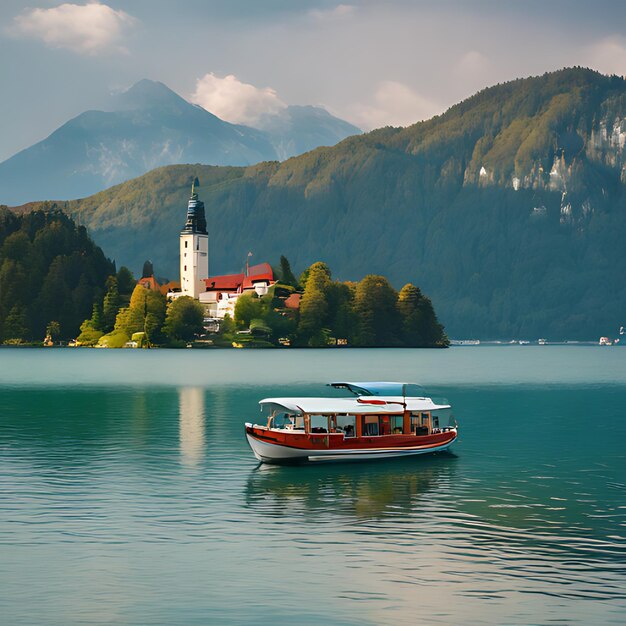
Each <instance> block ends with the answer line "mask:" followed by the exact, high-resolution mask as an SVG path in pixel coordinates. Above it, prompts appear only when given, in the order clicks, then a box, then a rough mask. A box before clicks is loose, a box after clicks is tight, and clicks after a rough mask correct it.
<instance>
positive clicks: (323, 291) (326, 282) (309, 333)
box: [298, 262, 331, 343]
mask: <svg viewBox="0 0 626 626" xmlns="http://www.w3.org/2000/svg"><path fill="white" fill-rule="evenodd" d="M305 284H306V287H305V288H304V294H303V295H302V299H301V300H300V323H299V324H298V334H299V335H300V337H301V340H302V341H303V342H304V343H308V342H309V340H310V339H311V338H312V337H313V336H315V335H318V334H319V333H320V331H321V330H322V328H325V327H326V325H327V322H328V291H329V289H330V285H331V281H330V269H329V268H328V266H327V265H326V264H325V263H321V262H318V263H313V265H311V267H309V269H308V275H307V276H306V279H305Z"/></svg>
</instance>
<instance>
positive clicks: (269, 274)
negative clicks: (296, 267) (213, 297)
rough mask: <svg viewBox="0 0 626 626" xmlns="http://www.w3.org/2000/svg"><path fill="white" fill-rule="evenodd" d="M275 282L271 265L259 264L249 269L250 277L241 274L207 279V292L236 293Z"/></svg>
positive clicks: (205, 281)
mask: <svg viewBox="0 0 626 626" xmlns="http://www.w3.org/2000/svg"><path fill="white" fill-rule="evenodd" d="M262 281H266V282H270V283H271V282H274V272H273V271H272V266H271V265H270V264H269V263H259V264H258V265H253V266H251V267H250V268H249V269H248V276H246V275H245V274H244V273H243V272H242V273H241V274H224V275H223V276H209V278H205V280H204V283H205V284H206V290H207V291H228V292H231V293H232V292H235V291H239V290H241V289H252V287H254V284H255V283H258V282H262Z"/></svg>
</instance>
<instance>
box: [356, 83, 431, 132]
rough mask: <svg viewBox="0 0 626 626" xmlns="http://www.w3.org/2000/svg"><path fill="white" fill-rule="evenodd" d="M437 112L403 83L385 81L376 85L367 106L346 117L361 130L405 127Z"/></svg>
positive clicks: (359, 106) (360, 107)
mask: <svg viewBox="0 0 626 626" xmlns="http://www.w3.org/2000/svg"><path fill="white" fill-rule="evenodd" d="M441 108H442V107H441V106H440V105H438V104H437V103H435V102H433V101H432V100H429V99H428V98H425V97H424V96H421V95H420V94H418V93H416V92H415V91H413V90H412V89H411V88H410V87H408V86H407V85H405V84H404V83H399V82H396V81H393V80H386V81H383V82H381V83H379V84H378V87H377V88H376V91H375V92H374V95H373V98H372V101H371V102H370V103H365V104H358V105H355V106H353V107H352V114H348V115H347V117H349V118H351V119H352V120H353V121H354V122H355V123H356V124H357V125H359V126H361V128H365V129H372V128H380V127H382V126H409V125H411V124H414V123H415V122H419V121H421V120H424V119H428V118H430V117H432V116H433V115H436V114H437V113H440V112H441Z"/></svg>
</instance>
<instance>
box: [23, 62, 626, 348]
mask: <svg viewBox="0 0 626 626" xmlns="http://www.w3.org/2000/svg"><path fill="white" fill-rule="evenodd" d="M625 145H626V81H624V79H622V78H620V77H616V76H613V77H608V76H603V75H601V74H598V73H596V72H593V71H590V70H585V69H581V68H572V69H567V70H562V71H559V72H553V73H549V74H545V75H543V76H539V77H535V78H529V79H521V80H516V81H513V82H510V83H506V84H503V85H497V86H495V87H491V88H489V89H485V90H483V91H481V92H480V93H478V94H476V95H475V96H473V97H471V98H469V99H468V100H466V101H464V102H462V103H460V104H458V105H455V106H454V107H452V108H450V109H449V110H448V111H447V112H446V113H444V114H443V115H440V116H437V117H435V118H433V119H431V120H428V121H426V122H421V123H418V124H415V125H413V126H410V127H408V128H384V129H380V130H377V131H373V132H371V133H368V134H365V135H361V136H355V137H350V138H348V139H346V140H344V141H343V142H341V143H340V144H338V145H337V146H335V147H332V148H319V149H317V150H314V151H312V152H309V153H307V154H304V155H302V156H300V157H295V158H292V159H289V160H287V161H285V162H283V163H273V162H272V163H262V164H259V165H256V166H251V167H247V168H234V167H230V168H228V167H210V166H204V165H175V166H170V167H166V168H161V169H158V170H154V171H152V172H150V173H148V174H146V175H145V176H143V177H141V178H137V179H134V180H132V181H129V182H127V183H124V184H122V185H118V186H117V187H113V188H111V189H109V190H107V191H104V192H101V193H99V194H96V195H95V196H91V197H89V198H86V199H84V200H80V201H72V202H68V203H62V205H61V204H60V205H59V206H62V207H63V208H64V210H67V211H68V212H69V213H70V214H72V215H75V216H80V221H81V223H84V224H86V225H88V227H89V229H90V232H92V233H93V236H94V237H95V239H96V241H97V242H98V243H99V244H100V245H103V246H104V247H105V249H106V250H107V251H109V253H111V254H113V255H114V257H115V258H116V259H117V260H118V261H120V262H123V263H125V264H128V265H130V266H131V267H133V268H136V267H139V264H140V262H141V261H142V260H143V258H144V257H145V256H146V255H150V256H151V257H152V258H153V260H154V261H155V263H156V264H157V265H158V266H159V267H160V268H162V270H163V273H164V274H166V275H169V276H170V277H173V276H175V275H176V274H177V262H178V251H177V246H178V237H177V233H178V231H179V230H180V228H181V227H182V224H183V220H184V214H185V205H186V196H187V194H188V185H189V181H190V180H192V179H193V178H194V177H196V176H198V177H199V178H200V180H201V182H202V185H203V188H202V189H201V197H202V200H203V201H204V202H205V205H206V209H207V220H208V223H209V233H210V259H211V265H210V269H211V273H214V274H216V273H221V272H226V271H230V270H235V271H237V270H239V269H240V268H241V266H242V264H243V260H244V256H245V254H246V253H247V252H248V250H252V251H253V252H254V254H255V258H273V257H274V256H275V255H276V251H277V250H280V251H284V252H285V254H287V255H288V256H289V258H290V259H291V260H292V261H293V263H294V266H295V267H299V268H304V267H307V266H308V265H310V264H311V263H312V262H314V261H315V260H317V259H322V260H324V261H325V262H326V263H328V264H329V265H330V266H332V267H333V268H334V272H335V274H336V276H337V277H338V278H340V279H341V280H360V279H361V278H363V276H364V275H365V274H366V273H367V272H373V273H375V274H383V275H385V276H387V277H388V278H389V280H390V281H391V283H392V284H393V285H395V286H396V287H397V288H398V287H399V286H400V285H402V284H404V283H406V282H407V281H409V280H411V281H414V282H416V283H417V284H419V285H420V287H421V288H422V289H424V290H425V291H426V292H427V293H428V294H429V295H430V297H431V298H432V300H433V303H434V305H435V308H436V310H437V312H438V313H439V316H440V318H441V321H442V322H443V323H444V324H445V325H446V328H447V329H448V332H449V334H450V335H451V336H452V337H458V338H460V337H479V338H483V339H488V338H512V337H517V338H529V339H536V338H538V337H547V338H548V339H555V340H556V339H593V338H595V339H597V337H598V336H599V335H601V334H602V335H604V334H611V333H612V332H615V329H617V328H618V327H619V325H620V324H623V323H624V316H626V282H625V281H624V280H623V277H622V274H623V242H624V240H625V239H626V196H625V195H624V191H625V189H624V184H625V181H626V169H625V166H626V154H625V152H624V148H625ZM39 206H40V205H39ZM28 209H29V207H24V208H23V210H28Z"/></svg>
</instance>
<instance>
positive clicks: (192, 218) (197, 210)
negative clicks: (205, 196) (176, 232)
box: [181, 178, 207, 235]
mask: <svg viewBox="0 0 626 626" xmlns="http://www.w3.org/2000/svg"><path fill="white" fill-rule="evenodd" d="M199 186H200V181H199V180H198V178H195V179H194V180H193V182H192V183H191V196H190V197H189V202H188V203H187V221H186V222H185V226H184V228H183V230H182V231H181V232H182V233H198V234H200V235H206V234H207V230H206V218H205V216H204V202H201V201H200V200H198V194H197V193H196V187H199Z"/></svg>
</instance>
